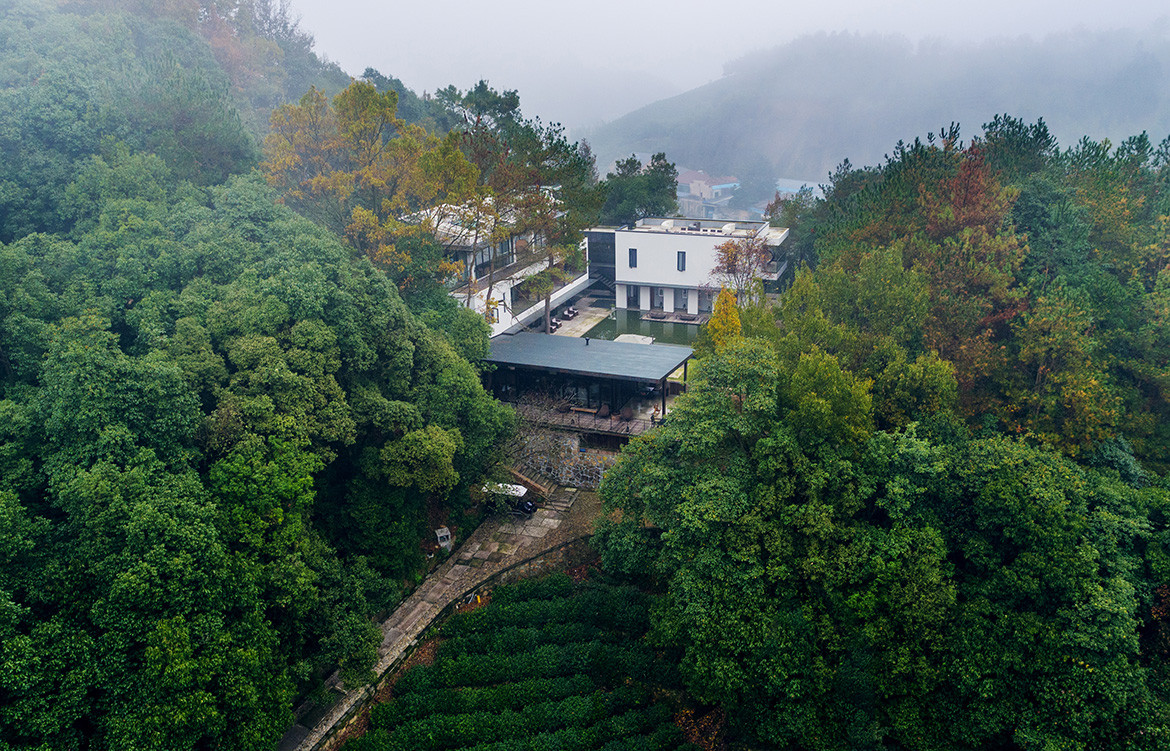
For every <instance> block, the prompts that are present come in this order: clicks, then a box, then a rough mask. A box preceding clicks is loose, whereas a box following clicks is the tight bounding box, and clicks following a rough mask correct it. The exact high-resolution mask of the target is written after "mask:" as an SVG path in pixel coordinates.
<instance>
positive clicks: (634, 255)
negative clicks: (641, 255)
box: [630, 248, 687, 271]
mask: <svg viewBox="0 0 1170 751" xmlns="http://www.w3.org/2000/svg"><path fill="white" fill-rule="evenodd" d="M630 268H631V269H636V268H638V249H637V248H630ZM678 270H679V271H686V270H687V252H686V251H685V250H680V251H679V252H678Z"/></svg>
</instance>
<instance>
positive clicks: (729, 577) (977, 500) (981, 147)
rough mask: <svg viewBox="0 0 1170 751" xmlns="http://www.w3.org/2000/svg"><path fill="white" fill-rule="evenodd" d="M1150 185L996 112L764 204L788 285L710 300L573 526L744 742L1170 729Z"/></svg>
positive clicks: (1161, 152) (844, 744)
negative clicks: (668, 399) (597, 512)
mask: <svg viewBox="0 0 1170 751" xmlns="http://www.w3.org/2000/svg"><path fill="white" fill-rule="evenodd" d="M1168 178H1170V139H1168V140H1167V141H1164V142H1163V143H1162V144H1161V145H1160V146H1154V145H1153V144H1152V143H1151V142H1150V140H1149V138H1148V137H1147V136H1146V135H1145V134H1141V135H1139V136H1136V137H1133V138H1130V139H1127V140H1126V141H1124V142H1123V143H1121V144H1118V145H1116V146H1115V145H1113V144H1111V143H1109V142H1108V141H1103V142H1095V141H1092V140H1090V139H1084V140H1082V141H1080V142H1078V143H1077V144H1075V145H1073V146H1071V147H1068V148H1064V149H1061V148H1060V147H1059V146H1058V144H1057V143H1056V141H1055V139H1053V138H1052V136H1051V135H1050V134H1049V133H1048V130H1047V128H1046V126H1045V125H1044V123H1043V121H1039V122H1036V123H1034V124H1029V123H1024V122H1022V121H1020V120H1017V119H1014V118H1011V117H1007V116H1000V117H996V118H995V119H994V120H992V121H991V122H990V123H988V124H987V125H985V126H984V128H983V131H982V132H981V133H980V134H979V135H978V136H977V137H975V138H973V139H972V140H971V141H970V142H967V143H964V142H962V141H961V140H960V137H959V131H958V128H957V126H952V127H950V128H947V129H945V130H944V131H943V132H942V133H939V134H930V135H928V137H927V138H926V139H925V140H915V141H913V142H912V143H898V144H897V145H896V146H895V148H894V149H893V151H892V153H891V156H889V157H888V159H887V160H886V161H885V163H884V164H881V165H878V166H875V167H868V168H863V169H856V168H854V167H852V166H851V165H850V164H848V163H847V162H846V163H844V164H842V165H841V166H840V167H839V168H838V170H837V171H836V172H835V173H834V174H833V176H832V180H831V181H830V183H829V184H828V185H826V186H824V197H823V198H819V199H818V198H815V197H813V196H812V195H810V194H808V193H805V194H801V195H798V196H796V197H793V198H790V199H787V200H784V201H780V202H778V203H777V204H776V205H775V206H774V209H775V211H776V214H775V221H777V222H779V223H780V224H782V225H784V226H788V227H790V228H791V230H792V231H791V234H790V239H789V242H788V243H787V244H786V246H785V247H786V248H787V252H788V257H789V260H790V261H791V262H792V263H793V264H794V265H797V266H799V267H800V270H799V271H798V272H797V274H796V277H795V280H794V282H793V283H792V285H791V287H790V288H788V289H787V290H785V292H784V293H783V294H782V295H781V296H780V298H779V300H778V301H776V302H774V301H769V300H767V299H764V298H763V297H762V296H756V297H754V298H751V299H748V300H746V301H745V302H744V304H743V305H742V307H738V306H736V304H735V301H734V298H733V297H732V296H731V295H730V294H728V295H727V296H726V298H727V299H725V300H723V301H722V304H721V306H720V307H718V308H717V314H716V316H714V317H713V318H712V321H711V323H710V324H709V325H708V330H707V332H706V335H705V336H704V337H703V339H702V340H701V346H700V349H701V351H702V354H703V357H702V359H701V360H700V362H699V363H698V366H697V367H696V368H695V369H694V371H693V372H696V373H697V376H696V377H695V378H694V380H693V381H692V383H691V387H690V390H689V392H688V393H687V394H685V395H683V396H681V397H680V398H679V400H678V402H677V404H676V406H675V407H674V409H673V410H671V412H670V413H669V416H668V419H667V420H666V421H665V422H664V425H663V427H662V428H660V429H659V430H658V431H656V432H654V433H651V434H648V435H646V436H644V437H642V438H639V439H636V440H635V441H633V442H632V443H631V444H630V446H629V447H627V449H626V451H624V452H623V456H622V459H621V461H619V463H618V464H617V465H616V466H615V468H614V469H613V470H611V471H610V473H609V474H608V475H607V476H606V478H605V480H604V483H603V485H602V495H603V498H604V500H605V504H606V508H607V510H608V511H609V512H610V516H609V517H608V518H607V520H606V521H605V522H604V525H603V528H602V529H601V531H600V532H599V535H598V540H599V545H600V548H601V550H602V551H603V560H604V564H605V567H606V568H607V570H611V571H624V572H627V573H628V574H629V575H631V576H635V577H640V578H642V579H643V580H645V581H647V583H649V584H651V585H653V586H657V587H660V588H662V589H663V591H664V592H665V595H664V597H663V600H662V602H661V605H660V607H659V608H658V609H657V610H656V611H655V614H654V619H653V620H654V624H653V628H652V633H653V634H654V635H655V636H654V638H656V639H657V640H658V642H659V644H660V645H661V646H662V647H665V648H672V649H679V650H682V652H683V653H684V658H683V661H682V671H683V677H684V680H685V682H686V685H687V687H688V689H689V690H690V691H692V692H693V693H694V695H695V696H696V698H699V699H701V700H704V701H708V702H711V703H713V704H718V705H720V706H722V707H723V708H724V709H725V710H726V711H727V712H728V717H729V719H730V721H731V723H732V725H733V728H734V731H735V732H736V733H737V734H738V735H737V737H738V738H740V739H741V740H743V741H745V742H747V743H749V744H762V745H764V746H766V747H779V748H801V749H855V748H906V749H936V748H955V749H987V748H1021V749H1022V748H1083V749H1112V748H1117V749H1122V748H1126V749H1133V748H1149V749H1155V748H1163V747H1165V746H1166V745H1167V743H1168V742H1170V703H1168V700H1170V694H1168V693H1167V648H1168V642H1167V641H1166V635H1167V631H1166V628H1167V623H1166V613H1167V599H1166V598H1167V595H1168V592H1170V587H1168V586H1167V584H1168V583H1167V579H1166V576H1167V569H1166V551H1167V544H1168V542H1170V537H1168V528H1167V516H1166V512H1167V508H1168V507H1167V504H1168V502H1170V493H1168V488H1170V486H1168V485H1167V480H1166V479H1165V478H1166V476H1167V475H1166V472H1167V470H1168V469H1170V466H1168V456H1167V454H1166V450H1167V438H1168V436H1167V435H1166V433H1165V430H1166V427H1165V426H1166V422H1167V417H1168V415H1167V412H1166V410H1167V407H1168V406H1170V404H1168V402H1167V397H1166V390H1165V375H1166V373H1165V369H1166V367H1167V364H1168V357H1170V352H1168V351H1167V350H1166V349H1165V347H1164V346H1163V342H1164V336H1163V334H1162V333H1161V332H1162V331H1163V330H1164V329H1165V321H1164V320H1163V311H1164V309H1165V302H1164V297H1165V294H1166V285H1167V283H1168V281H1170V276H1168V275H1170V242H1168V240H1167V235H1166V231H1165V230H1166V226H1167V221H1168V215H1170V197H1168V195H1167V191H1166V187H1167V184H1168V183H1167V181H1168ZM716 324H718V325H716Z"/></svg>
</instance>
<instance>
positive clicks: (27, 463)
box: [0, 0, 674, 749]
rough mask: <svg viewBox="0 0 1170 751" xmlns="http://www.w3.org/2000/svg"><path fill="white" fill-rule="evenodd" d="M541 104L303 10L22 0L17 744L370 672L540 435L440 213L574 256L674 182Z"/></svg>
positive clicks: (108, 729) (2, 303)
mask: <svg viewBox="0 0 1170 751" xmlns="http://www.w3.org/2000/svg"><path fill="white" fill-rule="evenodd" d="M519 104H520V103H519V96H518V94H517V93H516V92H514V91H502V92H501V91H496V90H494V89H492V88H491V87H490V86H489V85H488V84H487V83H486V82H483V81H481V82H479V83H478V84H476V85H474V86H472V87H470V88H469V89H467V90H465V91H461V90H459V89H457V88H455V87H454V86H451V87H448V88H446V89H444V90H442V91H440V92H438V93H437V95H436V96H434V97H428V98H422V97H418V96H417V95H415V94H414V93H413V92H411V91H410V90H409V89H408V88H406V87H405V86H404V85H403V83H402V82H401V81H399V80H397V79H395V78H393V77H391V76H385V75H383V74H381V73H380V72H378V71H376V70H374V69H368V70H366V71H365V72H364V74H363V76H362V78H361V79H359V80H356V81H355V80H353V79H351V78H350V77H349V76H347V75H346V74H344V73H343V72H342V71H340V69H338V68H337V67H336V66H335V65H332V64H331V63H329V62H328V61H323V60H321V59H319V58H318V57H317V56H316V55H315V54H314V53H313V52H312V38H311V36H309V35H308V34H307V33H305V32H303V31H302V30H300V29H299V28H298V26H297V24H296V22H295V21H294V20H293V19H292V18H291V17H290V15H289V6H288V3H287V2H279V3H278V2H275V1H270V0H251V1H246V0H240V1H239V2H214V3H213V2H200V1H198V0H190V1H187V0H175V1H174V2H165V3H154V2H141V1H140V0H101V1H100V2H97V1H95V2H60V3H58V2H52V1H51V0H6V1H4V2H0V154H2V155H3V157H2V158H0V664H2V665H3V669H2V670H0V748H45V749H49V748H52V749H69V748H78V749H80V748H87V749H104V748H109V749H122V748H238V749H256V748H272V747H274V746H275V744H276V742H277V741H278V740H279V738H280V737H281V734H282V733H283V731H284V730H285V729H286V728H287V727H288V726H289V724H290V723H291V721H292V718H293V706H294V704H295V703H296V702H299V701H300V700H302V699H304V698H305V697H307V696H312V695H313V692H314V691H318V690H319V689H320V688H321V686H322V685H323V681H324V680H325V679H326V678H327V677H329V676H330V675H331V674H334V673H336V674H338V675H339V676H340V679H341V681H342V683H343V685H345V686H347V687H353V686H358V685H361V684H363V683H364V682H366V681H368V680H369V679H370V678H371V677H372V676H371V672H370V669H371V666H372V665H373V664H374V662H375V660H376V656H377V652H376V650H377V646H378V644H379V642H380V641H381V632H380V630H379V629H378V628H377V626H376V625H375V624H376V619H377V617H378V616H379V615H380V614H383V613H385V612H387V611H388V609H389V608H392V607H393V606H394V605H395V604H396V603H397V602H398V601H399V600H400V599H401V598H402V596H403V594H404V593H405V592H406V591H408V590H409V589H410V588H411V587H412V586H413V585H414V584H415V583H417V581H418V580H419V578H420V577H421V576H422V575H423V573H424V572H425V570H426V560H425V557H424V553H425V552H427V548H426V546H425V545H424V544H423V543H424V542H425V541H426V540H428V538H432V539H433V531H432V530H433V528H434V527H435V526H438V525H441V524H443V523H448V524H450V525H451V526H452V527H454V528H456V529H462V530H463V531H466V529H467V528H468V527H469V526H471V525H474V524H475V523H476V521H477V520H478V518H479V517H478V516H477V513H478V512H473V510H472V509H469V505H470V499H469V494H468V489H469V488H470V487H471V486H472V485H473V484H475V483H477V482H480V481H482V479H483V478H484V476H485V474H490V473H492V472H493V471H497V470H495V469H494V468H495V467H496V466H497V463H498V460H499V458H500V456H499V451H500V447H501V446H503V445H505V444H506V443H507V439H508V438H509V437H510V436H511V435H512V433H513V431H514V430H515V418H514V415H513V413H512V411H511V410H510V409H509V408H507V407H505V406H504V405H502V404H500V403H498V402H496V401H495V400H493V399H491V398H490V397H489V396H488V395H487V394H486V393H485V392H484V390H483V388H482V386H481V384H480V378H479V371H478V368H477V366H476V365H475V364H474V363H475V361H477V360H478V359H479V358H480V357H482V356H483V354H484V353H485V352H486V348H487V333H488V331H489V328H488V326H487V324H486V322H485V321H484V320H483V319H482V317H480V316H479V315H477V314H475V313H472V312H470V311H468V310H465V309H463V308H461V307H460V306H459V305H457V304H456V303H455V301H454V300H453V298H451V297H450V296H449V295H448V294H447V290H448V289H449V287H450V285H451V283H452V279H454V278H457V274H458V272H459V271H460V270H461V267H460V266H459V264H458V263H454V262H452V256H451V255H450V254H449V253H448V252H447V248H446V247H445V246H444V244H443V242H442V238H441V237H440V236H439V233H438V231H437V225H438V224H439V221H440V216H441V215H444V214H447V215H451V214H455V213H458V216H457V217H456V218H457V219H458V220H460V221H470V222H471V223H473V224H475V226H476V227H477V228H478V227H482V228H483V233H484V234H483V235H482V237H484V238H485V239H492V240H494V239H496V238H497V237H499V236H502V233H505V232H514V233H518V234H526V235H527V236H530V237H534V238H537V239H538V240H539V241H540V243H541V246H542V247H547V248H548V251H547V255H548V258H549V263H550V265H551V264H553V263H554V261H556V260H557V259H558V258H559V257H560V256H561V255H563V254H565V253H568V252H569V251H570V250H571V249H572V248H575V246H576V243H577V230H578V229H579V228H580V227H582V226H585V225H586V224H588V223H591V222H593V221H596V219H597V216H598V213H599V212H600V211H601V210H602V208H603V207H604V206H605V205H606V202H607V197H608V196H609V195H610V193H611V192H612V193H615V195H617V194H620V195H624V196H627V198H629V200H623V201H622V202H619V203H621V208H620V210H621V211H624V212H627V213H630V214H631V216H635V217H636V216H638V215H640V214H639V213H638V212H643V213H644V212H646V211H648V210H650V209H649V208H648V207H649V206H650V205H651V204H650V203H648V201H647V200H645V198H644V196H642V194H643V193H645V192H646V191H648V190H650V191H653V190H657V191H658V192H660V193H662V194H664V195H665V196H668V198H669V201H668V202H667V203H666V204H663V203H662V200H658V202H657V203H655V204H653V205H656V206H657V205H667V206H669V205H672V203H670V201H672V200H673V193H674V185H673V179H672V175H673V174H674V172H673V169H674V168H673V165H669V164H668V163H666V162H665V160H664V159H661V160H659V161H658V162H656V163H655V166H654V167H653V170H650V168H647V170H642V169H636V168H634V167H633V166H631V165H627V167H628V169H626V170H625V171H623V172H622V174H619V175H615V176H611V177H610V178H608V179H606V180H601V181H599V180H598V179H597V177H596V175H595V172H594V162H593V158H592V155H591V154H590V152H589V150H588V148H587V146H585V145H582V144H577V143H573V142H570V141H569V140H568V139H567V138H566V137H565V136H564V133H563V129H562V128H561V127H560V126H559V125H557V124H546V123H542V122H540V121H539V120H532V119H528V118H526V117H524V115H523V114H522V113H521V111H520V108H519ZM650 171H653V173H654V174H655V175H658V176H661V177H665V178H670V179H669V180H666V181H665V182H664V181H663V180H658V182H655V183H654V184H653V185H650V184H649V180H650V178H649V177H648V174H649V172H650ZM627 173H628V174H627ZM614 200H615V201H616V200H617V199H616V197H615V199H614ZM468 217H471V219H469V218H468ZM477 231H478V230H477ZM550 273H552V272H551V271H550ZM464 512H468V513H464Z"/></svg>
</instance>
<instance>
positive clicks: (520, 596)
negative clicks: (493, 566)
mask: <svg viewBox="0 0 1170 751" xmlns="http://www.w3.org/2000/svg"><path fill="white" fill-rule="evenodd" d="M571 594H573V580H572V579H570V578H569V576H568V575H567V574H563V573H555V574H549V575H548V576H546V577H544V578H541V579H523V580H521V581H518V582H516V583H515V584H507V585H505V586H502V587H496V588H495V589H494V590H492V603H493V604H500V605H503V604H505V603H510V602H523V601H524V600H551V599H553V598H554V597H568V596H569V595H571Z"/></svg>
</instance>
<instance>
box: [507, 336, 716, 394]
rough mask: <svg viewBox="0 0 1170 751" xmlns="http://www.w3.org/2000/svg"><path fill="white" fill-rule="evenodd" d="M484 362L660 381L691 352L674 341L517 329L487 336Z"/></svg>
mask: <svg viewBox="0 0 1170 751" xmlns="http://www.w3.org/2000/svg"><path fill="white" fill-rule="evenodd" d="M490 344H491V352H490V353H489V354H488V356H487V357H485V358H484V361H485V362H490V363H495V364H497V365H500V366H512V367H517V368H525V369H528V370H542V371H545V372H549V373H569V374H572V375H583V376H595V377H600V378H614V379H618V380H624V381H654V382H657V381H661V380H662V379H663V378H666V377H667V376H668V375H670V374H671V373H673V372H674V371H676V370H678V369H679V368H680V367H682V364H683V363H684V362H686V361H687V360H689V359H690V358H691V356H692V355H693V354H694V350H693V349H691V348H690V347H680V346H678V345H675V344H636V343H634V342H611V341H607V340H605V339H584V338H577V337H572V336H554V335H552V334H534V333H531V332H521V333H519V334H513V335H511V336H507V335H503V336H497V337H496V338H494V339H492V340H491V343H490Z"/></svg>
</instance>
